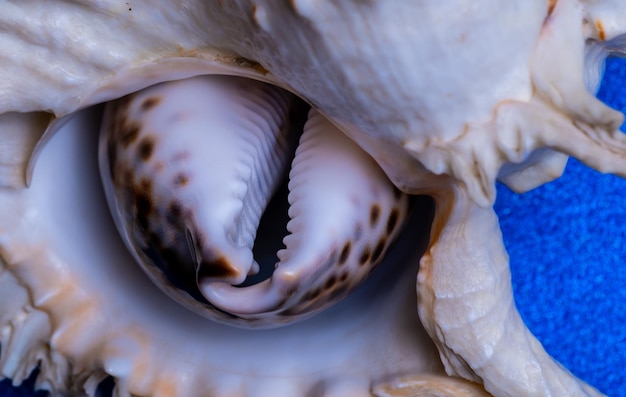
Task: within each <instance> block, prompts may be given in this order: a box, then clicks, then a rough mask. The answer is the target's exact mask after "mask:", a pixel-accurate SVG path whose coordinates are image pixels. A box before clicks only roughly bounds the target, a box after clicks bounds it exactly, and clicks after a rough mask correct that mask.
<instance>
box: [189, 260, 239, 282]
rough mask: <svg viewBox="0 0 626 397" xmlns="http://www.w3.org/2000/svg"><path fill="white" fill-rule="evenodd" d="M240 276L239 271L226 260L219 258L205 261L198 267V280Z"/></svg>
mask: <svg viewBox="0 0 626 397" xmlns="http://www.w3.org/2000/svg"><path fill="white" fill-rule="evenodd" d="M238 275H239V270H237V268H235V267H234V266H233V265H231V264H230V262H228V260H226V258H224V257H219V258H217V259H215V260H212V261H205V260H203V261H202V262H201V263H200V266H199V267H198V279H200V280H201V279H204V278H221V279H226V278H233V277H236V276H238Z"/></svg>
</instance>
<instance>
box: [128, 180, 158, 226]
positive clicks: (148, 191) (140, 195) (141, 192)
mask: <svg viewBox="0 0 626 397" xmlns="http://www.w3.org/2000/svg"><path fill="white" fill-rule="evenodd" d="M133 197H134V201H135V202H134V205H135V217H136V219H137V223H138V225H139V227H140V228H141V229H142V230H148V228H149V225H150V218H151V216H152V214H153V212H154V203H153V202H152V182H151V181H150V180H148V179H142V180H141V182H140V184H139V186H136V187H135V189H134V191H133Z"/></svg>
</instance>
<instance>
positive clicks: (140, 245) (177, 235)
mask: <svg viewBox="0 0 626 397" xmlns="http://www.w3.org/2000/svg"><path fill="white" fill-rule="evenodd" d="M305 112H306V107H305V106H304V105H303V104H302V103H301V102H300V101H299V100H298V99H297V98H295V97H294V96H293V95H291V94H289V93H287V92H286V91H283V90H281V89H278V88H276V87H273V86H270V85H267V84H264V83H260V82H256V81H251V80H246V79H242V78H236V77H224V76H220V77H216V76H210V77H209V76H203V77H196V78H192V79H187V80H181V81H175V82H170V83H163V84H159V85H157V86H153V87H150V88H148V89H146V90H144V91H142V92H139V93H137V94H134V95H132V96H129V97H126V98H124V99H122V100H120V101H118V102H115V103H113V104H110V105H108V108H107V110H106V112H105V117H104V123H103V128H102V133H101V139H100V168H101V174H102V177H103V182H104V186H105V191H106V194H107V199H108V202H109V206H110V208H111V211H112V213H113V217H114V219H115V222H116V224H117V226H118V229H119V230H120V232H121V234H122V237H123V240H124V241H125V243H126V245H127V246H128V247H129V249H130V250H131V252H132V253H133V255H134V256H135V259H136V260H137V261H138V262H139V263H140V264H141V266H142V267H143V268H144V270H145V271H146V272H147V273H148V274H149V275H150V276H151V278H152V279H153V280H154V281H155V282H156V283H157V284H158V285H159V286H160V287H161V288H162V289H163V290H164V291H166V292H167V293H168V294H170V295H171V296H172V297H173V298H174V299H176V300H177V301H179V302H181V303H182V304H184V305H186V306H187V307H190V308H192V309H193V310H195V311H197V312H200V313H201V314H203V315H205V316H208V317H211V318H215V319H218V320H220V321H227V322H235V323H237V324H240V325H241V324H244V325H248V324H253V325H254V326H274V325H279V324H284V323H286V322H291V321H292V320H294V319H298V318H302V317H305V316H307V315H311V314H313V313H315V312H317V311H319V310H321V309H322V308H324V307H326V306H328V305H329V304H331V303H333V302H336V301H337V300H339V299H341V298H343V297H344V296H345V295H346V294H347V293H348V292H349V291H350V290H352V289H353V288H355V287H356V286H357V285H359V284H360V283H361V282H362V281H363V280H364V279H365V278H366V277H367V275H368V274H369V273H370V272H371V271H372V270H373V269H374V267H375V266H376V265H377V264H378V263H379V262H380V261H381V260H382V258H383V256H384V254H385V252H386V251H387V249H388V248H389V246H390V245H391V244H392V243H393V241H394V240H395V238H396V237H397V235H398V233H399V231H400V230H401V225H402V224H403V221H404V219H405V218H406V216H407V213H408V209H409V199H408V197H407V196H406V195H404V194H402V193H400V192H399V191H398V190H397V189H396V188H395V187H394V186H393V185H392V184H391V183H390V182H389V180H388V179H387V177H386V176H385V175H384V173H383V172H382V171H381V169H380V168H379V167H378V166H377V164H376V163H375V162H374V161H373V160H372V159H371V158H370V157H369V156H368V155H367V154H366V153H365V152H363V151H362V150H361V149H360V148H359V147H358V146H357V145H356V144H355V143H354V142H352V141H351V140H350V139H349V138H347V137H346V136H345V135H344V134H343V133H341V131H340V130H338V129H337V128H336V127H334V126H333V125H332V124H331V123H329V122H328V121H327V120H326V119H325V118H323V117H322V116H321V115H319V114H318V113H317V112H315V111H313V110H311V111H310V114H309V120H308V122H307V123H306V125H305V126H304V132H303V133H302V137H301V139H300V143H299V146H298V149H297V151H296V154H295V158H294V160H293V164H292V168H291V172H290V174H289V178H290V180H289V206H290V207H289V217H290V218H291V220H290V221H289V222H288V224H287V229H288V231H289V233H290V234H289V235H288V236H287V237H285V239H284V244H285V245H286V248H285V249H283V250H280V251H279V252H278V254H277V255H278V258H279V263H278V264H276V269H275V271H274V272H273V274H272V275H271V277H269V278H268V279H266V280H263V281H261V282H259V283H256V284H255V283H252V282H249V279H248V276H250V275H253V274H255V273H257V272H258V271H259V264H258V263H257V262H256V261H255V259H254V257H253V253H252V248H253V245H254V241H255V237H256V232H257V228H258V226H259V221H260V218H261V215H262V214H263V211H264V210H265V208H266V207H267V204H268V202H269V200H270V198H271V197H272V195H273V194H274V192H275V191H276V189H277V187H278V185H279V184H280V183H281V180H282V179H283V177H284V175H285V174H286V172H287V169H288V165H289V164H288V163H289V161H290V159H291V158H292V156H293V152H294V150H295V146H296V143H297V138H298V136H299V135H300V132H299V131H301V129H302V122H303V120H304V119H305V118H306V113H305ZM270 266H271V264H270ZM246 280H248V283H247V284H244V285H245V286H240V284H242V283H244V282H246ZM250 284H251V285H250Z"/></svg>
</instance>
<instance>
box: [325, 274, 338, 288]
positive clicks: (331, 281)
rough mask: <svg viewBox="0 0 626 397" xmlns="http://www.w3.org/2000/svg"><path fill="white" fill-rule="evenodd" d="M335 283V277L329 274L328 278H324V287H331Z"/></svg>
mask: <svg viewBox="0 0 626 397" xmlns="http://www.w3.org/2000/svg"><path fill="white" fill-rule="evenodd" d="M335 283H337V277H335V276H330V277H329V278H328V280H326V284H324V289H331V288H332V287H333V285H335Z"/></svg>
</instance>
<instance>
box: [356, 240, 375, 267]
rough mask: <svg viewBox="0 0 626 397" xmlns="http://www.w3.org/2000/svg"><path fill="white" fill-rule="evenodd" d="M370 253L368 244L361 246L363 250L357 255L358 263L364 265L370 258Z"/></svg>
mask: <svg viewBox="0 0 626 397" xmlns="http://www.w3.org/2000/svg"><path fill="white" fill-rule="evenodd" d="M371 255H372V253H371V251H370V247H369V245H366V246H365V248H363V252H362V253H361V256H360V257H359V265H361V266H364V265H365V264H366V263H367V261H369V260H370V257H371Z"/></svg>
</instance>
